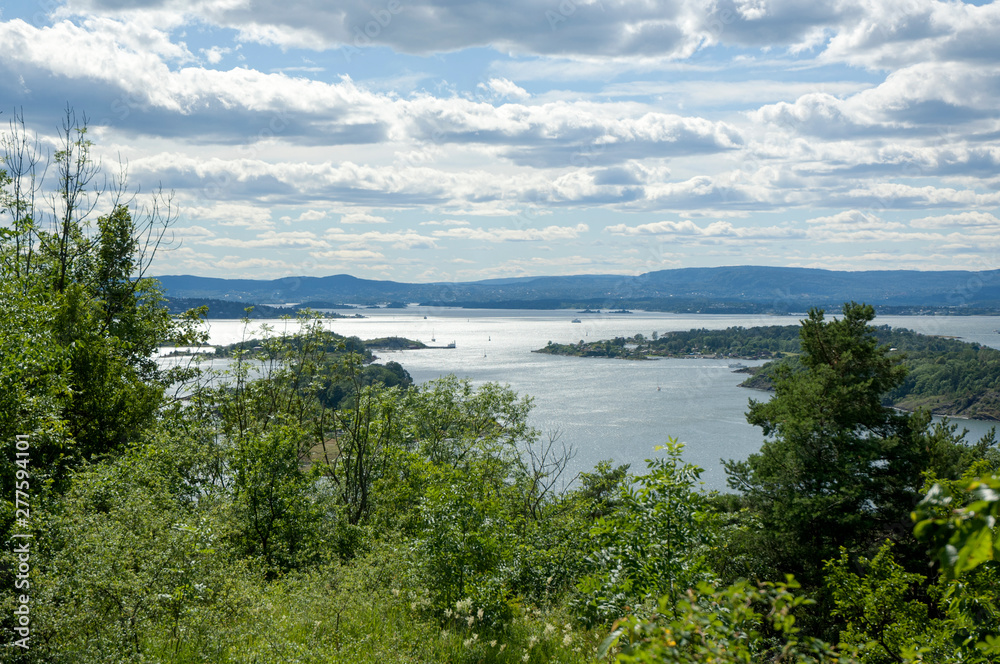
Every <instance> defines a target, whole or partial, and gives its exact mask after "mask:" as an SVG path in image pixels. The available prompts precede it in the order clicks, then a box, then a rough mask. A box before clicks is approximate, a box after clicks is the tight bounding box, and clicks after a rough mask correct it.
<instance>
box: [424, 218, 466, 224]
mask: <svg viewBox="0 0 1000 664" xmlns="http://www.w3.org/2000/svg"><path fill="white" fill-rule="evenodd" d="M420 225H421V226H468V225H469V222H467V221H464V220H462V219H441V220H433V221H421V222H420Z"/></svg>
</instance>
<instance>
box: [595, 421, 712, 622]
mask: <svg viewBox="0 0 1000 664" xmlns="http://www.w3.org/2000/svg"><path fill="white" fill-rule="evenodd" d="M657 449H662V450H664V456H662V457H657V458H655V459H648V460H647V461H646V467H647V473H646V474H644V475H640V476H638V477H635V478H634V479H633V485H632V486H630V487H628V488H626V489H625V490H624V492H623V493H622V496H621V501H620V504H619V506H618V508H617V509H616V510H615V511H614V512H612V513H610V514H608V515H606V516H602V517H600V518H598V519H597V521H596V522H595V523H594V525H593V526H592V527H591V529H590V537H591V539H592V541H593V545H592V546H593V548H592V552H591V554H590V555H589V557H588V558H587V560H586V563H587V566H586V571H587V573H586V576H584V577H583V578H582V579H581V581H580V582H579V584H578V585H577V590H578V591H579V597H578V599H577V600H576V604H577V606H578V608H579V611H580V612H581V614H582V617H583V618H584V620H585V621H587V622H591V623H594V622H600V621H604V620H608V619H613V618H616V617H618V616H621V615H623V614H624V613H626V612H627V611H628V609H627V608H626V607H632V610H638V607H639V606H641V605H643V604H647V603H653V604H655V602H656V600H657V599H658V598H660V597H664V598H665V600H666V602H667V604H668V605H670V606H672V603H673V601H674V600H675V599H677V598H678V597H679V596H681V595H682V594H683V593H684V592H686V591H687V589H688V588H691V587H693V586H695V585H696V584H697V583H698V582H699V581H704V580H708V579H711V577H712V575H711V572H710V570H709V569H708V566H707V564H706V562H705V553H706V550H707V546H708V545H709V544H711V542H712V539H713V537H714V535H715V532H716V528H715V526H714V524H713V523H712V515H711V514H710V512H709V511H708V509H707V506H706V501H705V496H704V494H702V493H700V492H699V491H698V489H697V483H698V478H699V476H700V474H701V468H698V467H697V466H693V465H691V464H686V463H684V462H683V460H682V459H681V453H682V450H683V449H684V445H683V444H680V443H678V442H677V441H676V440H673V439H671V440H670V441H669V442H668V443H667V444H666V445H665V446H662V447H658V448H657Z"/></svg>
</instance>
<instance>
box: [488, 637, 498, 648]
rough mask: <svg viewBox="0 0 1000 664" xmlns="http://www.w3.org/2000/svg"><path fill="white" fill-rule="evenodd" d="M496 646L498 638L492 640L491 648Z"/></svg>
mask: <svg viewBox="0 0 1000 664" xmlns="http://www.w3.org/2000/svg"><path fill="white" fill-rule="evenodd" d="M496 647H497V640H496V639H493V640H492V641H490V648H496Z"/></svg>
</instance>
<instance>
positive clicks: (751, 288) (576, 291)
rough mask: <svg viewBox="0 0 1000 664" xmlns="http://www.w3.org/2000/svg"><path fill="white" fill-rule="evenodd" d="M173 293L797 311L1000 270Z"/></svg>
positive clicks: (724, 272) (962, 286)
mask: <svg viewBox="0 0 1000 664" xmlns="http://www.w3.org/2000/svg"><path fill="white" fill-rule="evenodd" d="M159 280H160V281H161V282H162V283H163V286H164V287H165V289H166V291H167V295H168V296H170V297H176V298H212V299H220V300H228V301H232V302H241V303H251V302H252V303H263V304H297V303H301V302H306V301H309V300H322V301H329V302H350V303H355V304H373V303H379V302H389V301H395V302H419V303H422V304H434V305H451V306H465V307H491V308H577V307H580V308H583V307H590V308H601V309H610V308H619V307H633V308H642V309H649V310H659V311H679V312H695V311H701V312H705V313H711V312H716V313H726V312H732V313H739V312H767V311H774V312H797V311H804V310H805V309H807V308H809V307H810V306H821V307H839V306H840V305H841V304H843V303H844V302H845V301H848V300H856V301H859V302H860V301H863V302H867V303H869V304H873V305H876V306H879V307H881V308H882V309H883V311H886V310H887V308H896V309H901V311H899V312H900V313H903V312H905V311H906V310H910V309H912V310H914V311H916V310H921V309H927V310H949V311H955V312H964V313H971V312H980V311H982V312H986V311H1000V270H991V271H983V272H965V271H957V270H955V271H938V272H930V271H928V272H923V271H916V270H882V271H867V272H837V271H832V270H817V269H811V268H786V267H757V266H734V267H715V268H683V269H677V270H660V271H657V272H648V273H646V274H641V275H638V276H626V275H575V276H560V277H518V278H505V279H489V280H484V281H472V282H455V283H427V284H409V283H402V282H395V281H376V280H371V279H359V278H357V277H352V276H350V275H346V274H338V275H332V276H328V277H285V278H282V279H274V280H256V279H218V278H211V277H194V276H188V275H184V276H173V275H168V276H162V277H159Z"/></svg>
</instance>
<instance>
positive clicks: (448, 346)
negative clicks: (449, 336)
mask: <svg viewBox="0 0 1000 664" xmlns="http://www.w3.org/2000/svg"><path fill="white" fill-rule="evenodd" d="M454 347H455V342H454V341H452V342H451V343H450V344H448V345H447V346H445V348H454Z"/></svg>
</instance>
